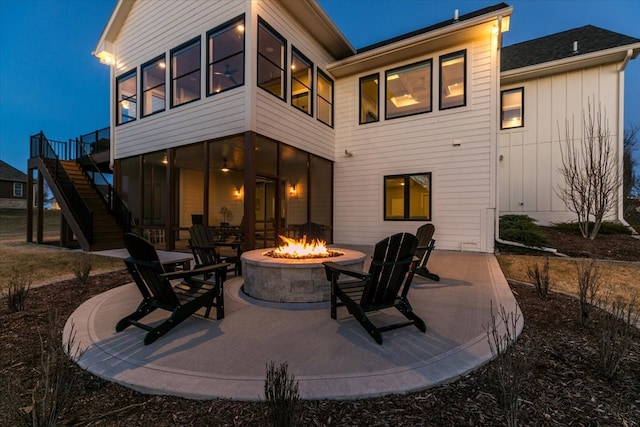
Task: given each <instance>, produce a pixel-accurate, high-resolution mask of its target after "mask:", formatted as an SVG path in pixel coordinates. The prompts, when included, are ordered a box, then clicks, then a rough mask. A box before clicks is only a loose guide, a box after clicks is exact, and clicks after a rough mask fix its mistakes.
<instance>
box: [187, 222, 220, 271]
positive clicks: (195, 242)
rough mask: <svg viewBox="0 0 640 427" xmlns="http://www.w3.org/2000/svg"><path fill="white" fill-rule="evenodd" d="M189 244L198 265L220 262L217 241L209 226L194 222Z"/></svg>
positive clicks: (190, 229)
mask: <svg viewBox="0 0 640 427" xmlns="http://www.w3.org/2000/svg"><path fill="white" fill-rule="evenodd" d="M189 235H190V236H191V238H190V239H189V246H190V247H191V253H192V254H193V259H194V261H195V263H196V265H197V266H203V265H214V264H218V263H219V262H220V257H219V256H218V253H217V251H216V242H215V239H214V238H213V234H212V233H211V231H210V230H209V228H208V227H206V226H204V225H202V224H194V225H192V226H191V228H189Z"/></svg>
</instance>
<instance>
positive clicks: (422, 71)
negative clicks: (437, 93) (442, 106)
mask: <svg viewBox="0 0 640 427" xmlns="http://www.w3.org/2000/svg"><path fill="white" fill-rule="evenodd" d="M385 81H386V93H387V104H386V112H385V118H387V119H393V118H395V117H402V116H409V115H412V114H419V113H428V112H429V111H431V60H428V61H424V62H420V63H417V64H412V65H408V66H406V67H402V68H396V69H393V70H389V71H387V72H386V77H385Z"/></svg>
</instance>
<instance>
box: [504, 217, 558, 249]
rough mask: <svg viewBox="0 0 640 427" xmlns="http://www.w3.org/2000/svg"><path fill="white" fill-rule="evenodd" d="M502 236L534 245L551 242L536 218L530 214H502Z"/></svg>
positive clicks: (509, 239) (538, 245)
mask: <svg viewBox="0 0 640 427" xmlns="http://www.w3.org/2000/svg"><path fill="white" fill-rule="evenodd" d="M500 238H501V239H503V240H508V241H511V242H517V243H522V244H523V245H526V246H533V247H543V246H547V245H548V244H549V241H548V240H547V239H546V238H545V237H544V235H543V234H542V232H541V231H540V229H539V228H538V226H537V225H536V224H535V220H534V219H533V218H531V217H529V216H528V215H503V216H501V217H500Z"/></svg>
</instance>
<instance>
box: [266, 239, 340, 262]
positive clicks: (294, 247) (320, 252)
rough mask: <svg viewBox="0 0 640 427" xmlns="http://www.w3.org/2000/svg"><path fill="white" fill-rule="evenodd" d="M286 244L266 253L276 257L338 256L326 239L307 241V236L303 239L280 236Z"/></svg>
mask: <svg viewBox="0 0 640 427" xmlns="http://www.w3.org/2000/svg"><path fill="white" fill-rule="evenodd" d="M279 237H280V239H282V241H283V242H284V245H282V246H278V247H277V248H276V249H274V250H273V251H270V252H267V253H265V255H269V256H272V257H275V258H298V259H300V258H328V257H332V256H336V254H335V253H334V251H329V250H328V249H327V246H326V244H327V242H325V241H324V240H317V239H312V240H311V241H309V242H307V236H302V238H301V239H290V238H289V237H285V236H279Z"/></svg>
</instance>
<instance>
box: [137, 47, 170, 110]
mask: <svg viewBox="0 0 640 427" xmlns="http://www.w3.org/2000/svg"><path fill="white" fill-rule="evenodd" d="M166 68H167V63H166V62H165V58H164V55H162V56H160V57H158V58H156V59H154V60H153V61H150V62H148V63H146V64H144V65H143V66H142V83H141V86H142V117H144V116H148V115H150V114H153V113H159V112H160V111H164V109H165V102H164V101H165V83H164V82H165V78H164V77H165V69H166Z"/></svg>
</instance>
